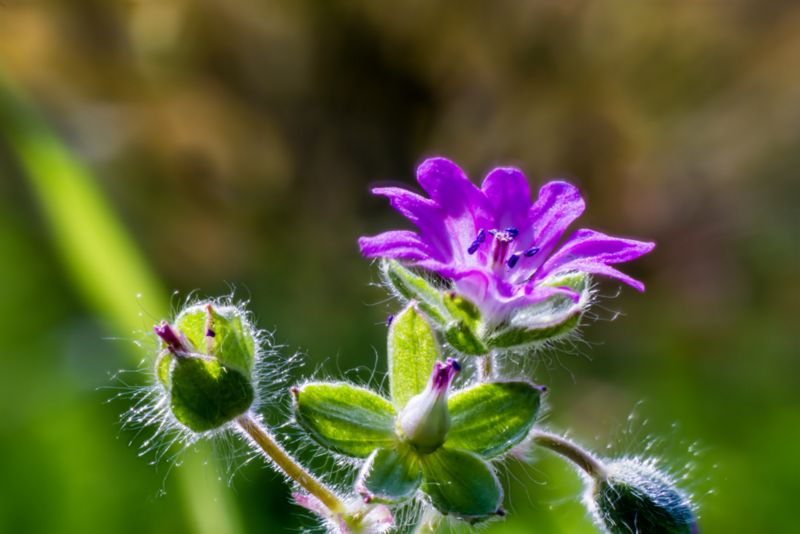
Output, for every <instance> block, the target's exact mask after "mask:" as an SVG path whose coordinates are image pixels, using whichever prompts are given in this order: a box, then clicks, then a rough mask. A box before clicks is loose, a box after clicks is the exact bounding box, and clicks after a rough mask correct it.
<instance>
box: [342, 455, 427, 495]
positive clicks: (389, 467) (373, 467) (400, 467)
mask: <svg viewBox="0 0 800 534" xmlns="http://www.w3.org/2000/svg"><path fill="white" fill-rule="evenodd" d="M421 483H422V468H421V466H420V462H419V459H418V458H417V456H416V455H415V454H414V453H413V451H411V450H410V448H408V447H406V446H403V445H401V444H398V445H397V446H396V447H393V448H387V449H378V450H376V451H374V452H373V453H372V454H371V455H370V457H369V458H368V459H367V461H366V462H364V465H363V466H362V467H361V471H360V472H359V475H358V479H357V480H356V489H357V491H358V492H359V493H360V494H361V496H362V497H363V498H364V500H365V501H366V502H379V503H386V504H396V503H401V502H403V501H406V500H408V499H410V498H411V497H413V496H414V495H415V494H416V492H417V489H418V488H419V486H420V484H421Z"/></svg>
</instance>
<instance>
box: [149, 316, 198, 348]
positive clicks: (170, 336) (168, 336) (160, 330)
mask: <svg viewBox="0 0 800 534" xmlns="http://www.w3.org/2000/svg"><path fill="white" fill-rule="evenodd" d="M153 331H155V333H156V335H157V336H158V337H160V338H161V340H162V341H163V342H164V343H165V344H166V345H167V348H168V349H169V351H170V352H171V353H173V354H175V355H176V356H180V355H182V354H186V353H188V352H190V351H189V350H188V349H187V348H186V345H185V344H184V343H183V340H182V339H181V338H180V336H178V334H177V333H176V332H175V330H173V329H172V326H170V324H169V323H168V322H166V321H162V322H161V324H160V325H156V326H155V327H153Z"/></svg>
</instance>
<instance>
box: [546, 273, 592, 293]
mask: <svg viewBox="0 0 800 534" xmlns="http://www.w3.org/2000/svg"><path fill="white" fill-rule="evenodd" d="M539 285H540V286H546V287H568V288H569V289H571V290H573V291H575V292H576V293H578V294H582V293H583V292H584V291H586V290H587V289H588V288H589V275H588V274H586V273H583V272H580V271H573V272H571V273H565V274H561V275H556V276H550V277H548V278H545V279H544V280H542V281H540V282H539Z"/></svg>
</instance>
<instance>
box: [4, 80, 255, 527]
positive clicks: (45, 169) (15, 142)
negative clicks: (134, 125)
mask: <svg viewBox="0 0 800 534" xmlns="http://www.w3.org/2000/svg"><path fill="white" fill-rule="evenodd" d="M0 133H2V135H3V137H4V138H5V140H6V142H7V143H8V145H9V147H10V149H11V152H12V153H13V154H14V155H15V156H16V157H17V159H18V160H19V164H20V167H21V169H22V170H23V171H24V173H25V177H26V178H27V180H28V182H29V184H30V186H31V189H32V191H33V192H34V194H35V195H36V197H37V200H38V201H39V205H40V206H41V209H42V212H43V214H44V216H45V219H46V221H47V223H48V226H49V229H50V232H51V234H52V236H53V242H54V244H55V246H56V249H57V251H58V253H59V254H60V257H61V259H62V261H63V262H64V265H65V266H66V269H67V271H68V273H69V275H70V277H71V279H72V282H73V284H74V285H75V287H76V289H77V291H78V294H79V295H80V296H81V297H82V298H84V299H85V300H86V302H87V305H88V306H89V307H90V308H93V309H94V310H95V311H96V312H97V313H98V315H100V316H101V317H103V318H104V319H106V320H107V321H108V323H109V324H110V326H111V327H112V328H113V329H114V330H116V332H117V334H118V335H120V336H123V337H126V338H127V337H130V336H131V335H132V334H134V335H138V333H139V332H141V330H142V329H143V328H149V326H150V325H149V324H145V323H144V322H143V321H142V318H141V314H142V313H146V314H147V315H151V316H155V317H165V316H166V314H167V312H168V310H169V306H168V299H167V296H166V292H165V291H164V289H163V288H162V287H161V285H160V284H159V283H158V281H157V280H156V277H155V276H154V275H153V274H152V272H151V271H150V270H149V268H148V266H147V264H146V262H145V261H144V259H143V258H142V256H141V255H140V254H139V252H138V250H137V247H136V245H135V244H134V243H133V241H132V240H131V238H130V237H129V236H128V234H127V232H126V230H125V229H124V228H123V226H122V224H121V223H120V222H119V220H118V219H117V217H116V216H115V215H114V213H113V210H112V209H111V208H110V207H109V206H108V204H107V203H106V200H105V199H104V198H103V195H102V193H101V192H100V190H99V189H98V187H97V185H96V184H95V183H94V181H93V179H92V177H91V174H90V173H89V171H88V170H87V169H86V168H85V167H84V165H83V164H82V163H81V162H80V161H79V160H78V159H77V158H76V157H74V156H73V155H72V154H71V153H70V151H69V149H68V148H67V147H66V146H65V145H64V143H63V142H62V141H61V140H60V139H59V138H58V137H56V136H55V135H54V134H53V132H52V130H51V129H50V127H49V126H48V125H47V124H46V123H45V121H44V120H43V118H42V117H41V116H40V115H39V113H38V112H37V110H36V109H35V108H34V107H33V106H32V105H31V104H30V103H29V102H28V101H27V100H26V99H25V97H24V96H23V95H22V94H20V92H19V91H17V90H16V89H15V88H14V87H12V85H11V83H10V82H9V81H8V80H7V79H6V78H5V76H4V75H3V73H2V72H0ZM137 295H138V296H137ZM131 357H132V361H135V362H138V361H139V359H140V358H141V353H139V352H138V351H132V354H131ZM209 455H210V453H208V454H206V456H209ZM203 463H204V464H208V461H207V460H204V462H203ZM201 468H202V467H201V466H197V467H193V468H191V469H190V468H188V467H186V468H184V469H181V470H180V473H181V475H180V476H181V477H182V479H183V480H182V484H181V487H182V488H183V489H184V494H185V495H186V497H185V498H186V500H187V501H188V506H187V508H188V509H189V510H190V511H191V513H192V523H193V525H194V526H195V530H196V532H200V533H208V534H218V533H219V534H223V533H235V532H239V531H241V526H240V525H239V521H238V519H237V518H238V514H237V513H236V510H235V508H234V507H233V505H232V503H230V500H229V493H228V490H227V488H225V487H224V484H223V483H220V482H219V481H218V480H217V478H216V477H209V476H206V477H202V476H196V469H201ZM206 468H208V467H206Z"/></svg>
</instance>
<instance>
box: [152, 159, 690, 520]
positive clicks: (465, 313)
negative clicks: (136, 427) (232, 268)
mask: <svg viewBox="0 0 800 534" xmlns="http://www.w3.org/2000/svg"><path fill="white" fill-rule="evenodd" d="M418 179H419V182H420V185H422V187H423V188H424V189H425V190H426V191H427V192H428V193H429V194H430V196H431V198H430V199H428V198H424V197H421V196H419V195H417V194H416V193H411V192H409V191H406V190H403V189H397V188H381V189H376V190H375V192H376V194H379V195H383V196H386V197H388V198H389V199H390V202H391V203H392V205H393V206H394V207H395V208H397V209H398V210H399V211H400V212H401V213H403V215H405V216H406V217H408V218H409V219H410V220H412V221H413V222H414V223H415V224H416V225H417V226H418V228H419V233H415V232H410V231H391V232H386V233H384V234H381V235H379V236H374V237H365V238H362V239H361V240H360V242H359V243H360V246H361V249H362V252H363V253H364V254H365V255H366V256H368V257H380V258H382V259H383V261H382V264H381V272H382V275H383V278H384V280H385V282H386V286H387V288H388V289H389V290H390V291H391V293H392V294H393V295H395V296H396V297H398V298H399V299H400V300H401V303H402V309H401V310H400V311H399V312H398V313H397V314H396V315H394V316H393V319H392V320H391V321H390V324H389V329H388V336H387V338H388V339H387V359H388V366H387V367H388V384H389V391H388V392H384V391H380V390H373V389H370V388H367V387H360V386H356V385H353V384H351V383H348V382H344V381H307V382H301V383H298V384H296V385H295V386H293V387H291V388H289V390H288V391H289V392H290V393H291V398H292V413H293V422H294V423H296V424H297V425H298V426H299V427H300V428H301V429H302V430H303V432H304V433H305V435H306V436H307V437H308V438H309V439H310V440H311V441H313V442H314V443H315V444H316V445H317V446H318V447H320V448H321V449H322V450H324V451H327V452H328V453H330V454H331V455H333V456H334V457H335V458H337V459H339V460H345V459H347V460H346V461H340V462H339V464H340V465H352V466H355V467H356V469H357V472H356V473H354V475H355V482H354V483H353V484H348V485H339V486H332V485H330V484H329V483H328V482H325V481H324V480H323V479H322V478H320V477H318V476H316V475H315V474H314V473H312V472H311V470H310V469H308V468H307V467H306V466H304V465H303V464H302V463H301V462H299V461H298V460H297V459H296V458H294V457H293V456H292V455H291V454H290V453H289V452H288V451H287V450H286V449H285V448H284V447H283V444H281V443H280V442H279V440H278V439H277V438H276V437H275V436H274V435H273V433H272V432H271V430H270V429H269V428H268V427H267V426H266V425H265V424H264V422H263V420H262V418H261V416H260V415H259V414H258V413H257V408H258V403H257V400H258V398H259V389H260V386H259V381H258V380H256V373H255V371H254V369H255V368H256V366H257V364H258V362H259V359H260V358H261V354H262V351H261V349H260V348H259V345H260V343H259V336H258V332H257V330H256V329H255V328H254V327H253V325H252V324H251V322H250V321H248V318H247V317H248V316H247V314H246V312H245V311H244V310H243V309H242V308H241V307H238V306H233V305H217V304H215V303H212V302H206V303H200V304H194V305H191V306H188V307H187V308H186V309H184V310H182V311H181V312H180V313H179V314H178V315H177V317H176V318H175V320H174V321H173V322H172V323H168V322H166V321H165V322H162V323H161V324H159V325H157V326H156V327H155V333H156V335H157V336H158V338H159V339H160V341H161V350H160V351H159V355H158V358H157V359H156V361H155V365H154V375H155V377H156V381H157V383H158V384H159V388H160V389H159V391H160V395H161V396H162V401H161V403H160V405H161V406H168V407H169V413H170V417H171V420H173V421H174V422H176V424H178V425H179V426H180V427H181V428H182V429H183V430H184V431H185V432H188V433H190V434H193V435H198V436H208V435H214V434H216V433H218V432H221V431H227V430H232V431H234V432H235V433H236V434H237V435H239V436H241V437H242V438H244V440H245V441H246V443H248V444H249V445H250V446H251V447H253V449H254V450H256V451H258V452H259V453H260V454H262V455H263V457H264V458H265V460H266V461H267V462H268V464H269V465H270V466H272V467H273V468H275V469H276V470H277V471H278V472H280V473H282V474H283V475H284V476H285V477H286V479H287V480H288V481H289V482H290V483H291V484H292V486H293V488H294V492H293V496H294V501H295V503H296V504H298V505H300V506H302V507H304V508H306V509H308V510H310V511H311V512H313V513H314V514H315V515H316V516H318V517H319V519H320V520H321V521H322V522H323V524H324V525H325V526H326V528H327V529H328V530H329V531H331V532H340V533H355V532H362V533H381V532H386V531H388V530H392V529H397V530H402V529H404V528H407V527H416V532H418V533H423V532H431V533H432V532H436V531H437V530H438V529H440V528H441V527H442V524H443V523H442V519H443V518H447V519H448V521H455V522H460V523H464V524H469V525H474V524H479V523H485V522H487V521H491V520H497V519H499V518H502V517H504V516H505V515H506V512H505V509H504V507H503V501H504V489H503V485H502V484H501V482H500V478H499V477H498V473H497V469H498V465H500V464H502V462H503V460H505V459H506V458H508V457H509V456H516V457H518V458H520V457H522V458H525V459H526V460H529V461H534V459H535V456H531V455H526V454H525V453H524V452H520V451H524V450H527V449H530V448H531V447H541V448H545V449H549V450H551V451H553V452H555V453H557V454H559V455H561V456H562V457H564V458H566V459H568V460H569V461H570V462H572V463H573V464H574V465H576V466H577V467H578V468H579V469H580V470H581V471H582V472H583V473H584V475H585V479H586V480H587V481H588V486H587V491H586V498H585V503H586V505H587V509H588V511H589V512H590V514H591V516H592V517H593V519H594V521H595V523H596V525H597V526H598V528H599V529H601V530H603V531H606V532H610V533H612V534H618V533H619V534H621V533H634V532H647V533H665V534H667V533H670V534H693V533H696V532H697V526H696V520H695V516H694V509H693V506H692V505H691V503H690V501H689V499H688V498H687V497H686V496H685V495H684V494H683V493H682V492H681V491H680V490H679V489H678V488H677V486H676V485H675V484H674V482H673V481H672V480H671V479H670V478H669V477H668V476H666V475H664V474H663V473H662V472H660V471H659V470H658V469H656V468H655V466H654V464H653V462H648V461H640V460H635V459H627V458H624V459H617V460H615V459H610V460H605V459H600V458H597V457H595V456H594V455H593V454H592V453H591V452H589V451H587V450H585V449H583V448H582V447H580V446H579V445H577V444H576V443H574V442H572V441H571V440H568V439H566V438H563V437H561V436H558V435H556V434H552V433H549V432H547V431H546V430H544V429H542V428H540V426H539V424H538V423H539V421H538V417H539V413H540V407H541V405H542V402H543V397H544V395H545V393H546V388H545V387H543V386H540V385H537V384H535V383H534V382H532V381H531V379H530V378H529V377H528V376H526V375H525V372H524V369H525V368H526V366H522V367H521V368H515V367H514V365H512V363H513V362H514V361H516V360H519V359H524V358H529V357H533V356H534V355H535V351H536V349H537V348H539V347H541V346H543V345H550V344H553V343H555V342H557V341H559V340H561V339H563V338H564V337H567V336H570V335H573V334H574V332H576V331H577V329H578V328H579V326H580V324H581V322H582V318H583V317H584V315H585V312H586V310H587V309H588V308H589V306H590V305H591V303H592V282H591V276H592V275H604V276H609V277H612V278H616V279H618V280H621V281H623V282H625V283H627V284H629V285H631V286H633V287H635V288H637V289H640V290H642V289H643V285H642V284H641V283H640V282H638V281H636V280H634V279H632V278H630V277H628V276H627V275H625V274H623V273H622V272H620V271H618V270H616V269H615V268H613V267H611V266H610V265H611V264H616V263H620V262H625V261H629V260H632V259H635V258H637V257H639V256H641V255H643V254H645V253H647V252H649V251H650V250H651V249H652V247H653V244H652V243H646V242H640V241H635V240H630V239H622V238H616V237H611V236H607V235H605V234H601V233H599V232H595V231H592V230H578V231H577V232H575V233H574V234H573V235H572V236H571V237H569V238H568V239H567V240H566V241H565V242H564V243H563V244H561V245H560V247H559V245H558V244H559V243H560V242H561V239H562V235H563V234H564V232H565V230H566V229H567V227H568V226H569V225H570V224H571V223H572V221H573V220H574V219H575V218H577V216H579V215H580V213H581V212H582V211H583V207H584V206H583V200H582V198H581V197H580V194H579V193H578V191H577V189H576V188H574V186H572V185H570V184H567V183H565V182H550V183H549V184H546V185H545V186H544V187H542V189H541V190H540V192H539V198H538V199H537V200H536V201H535V202H533V203H532V202H531V200H530V191H529V189H528V184H527V180H526V179H525V178H524V176H523V175H522V174H521V173H520V172H519V171H517V170H516V169H495V170H494V171H492V173H490V174H489V176H487V178H486V180H485V181H484V183H483V185H482V186H481V188H480V189H479V188H477V187H476V186H474V185H473V184H472V183H471V182H469V181H468V180H467V179H466V176H464V175H463V173H462V172H461V171H460V169H458V167H456V166H455V165H454V164H453V163H452V162H449V161H447V160H444V159H441V158H436V159H433V160H428V161H426V162H425V163H423V165H422V166H421V167H420V171H419V176H418ZM431 273H432V274H433V275H434V276H431ZM434 279H435V280H436V282H435V283H433V282H432V281H431V280H434ZM512 355H513V356H514V358H512V357H511V356H512ZM271 381H273V380H272V378H271V377H269V376H267V377H265V382H271ZM397 510H405V511H406V513H405V514H404V516H411V522H410V524H406V523H405V522H398V520H397V517H399V516H398V515H396V514H395V513H394V512H396V511H397ZM408 510H418V511H420V513H418V514H417V515H414V514H409V513H408Z"/></svg>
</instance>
